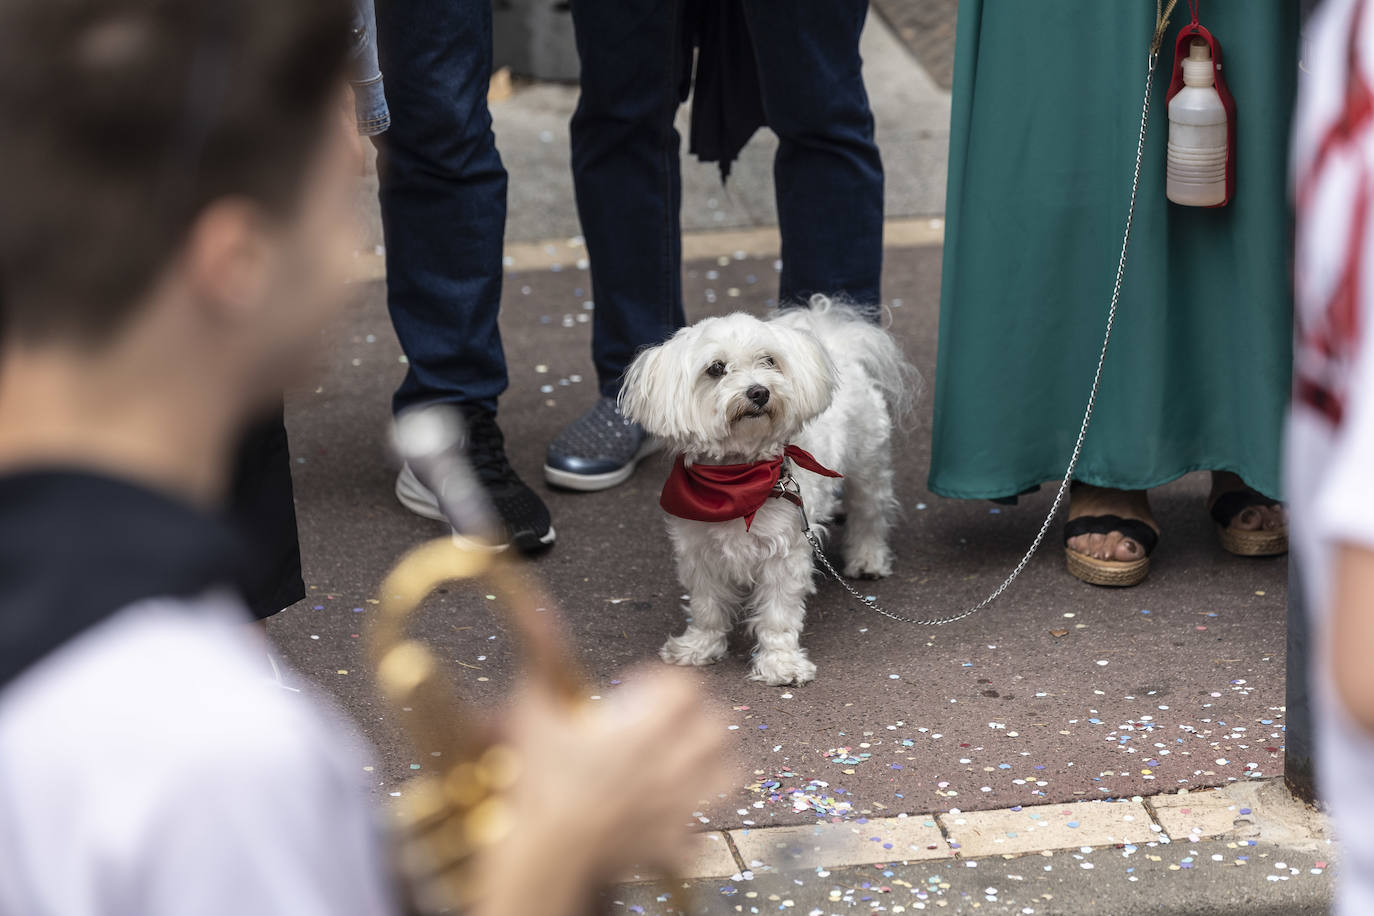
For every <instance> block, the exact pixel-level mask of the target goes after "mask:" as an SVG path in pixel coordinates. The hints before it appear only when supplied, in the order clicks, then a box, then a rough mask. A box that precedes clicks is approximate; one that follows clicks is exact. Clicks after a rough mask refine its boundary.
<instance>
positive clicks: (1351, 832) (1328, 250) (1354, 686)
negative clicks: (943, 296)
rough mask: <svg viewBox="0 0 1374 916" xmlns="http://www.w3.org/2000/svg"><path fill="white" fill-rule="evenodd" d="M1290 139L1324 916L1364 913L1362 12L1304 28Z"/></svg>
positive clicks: (1370, 408) (1370, 492) (1367, 226)
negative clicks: (1329, 842)
mask: <svg viewBox="0 0 1374 916" xmlns="http://www.w3.org/2000/svg"><path fill="white" fill-rule="evenodd" d="M1305 37H1306V39H1307V40H1306V42H1305V47H1304V54H1303V63H1304V69H1305V71H1306V72H1305V75H1304V76H1303V81H1302V83H1301V84H1300V90H1299V98H1298V112H1297V117H1296V120H1295V129H1294V142H1293V177H1294V182H1293V186H1294V193H1295V197H1296V204H1297V250H1296V257H1295V266H1296V314H1297V321H1296V340H1295V344H1294V363H1295V366H1294V370H1295V371H1294V389H1293V405H1292V412H1291V415H1290V418H1289V426H1288V447H1287V468H1286V475H1287V479H1286V480H1285V485H1286V488H1287V491H1288V494H1289V498H1290V507H1291V512H1292V529H1293V538H1294V540H1293V544H1294V551H1295V555H1296V557H1297V559H1298V561H1299V568H1300V569H1301V570H1302V573H1303V575H1302V576H1301V580H1302V585H1303V587H1304V588H1305V590H1306V596H1305V597H1306V599H1307V601H1306V606H1307V608H1308V613H1309V614H1310V615H1311V616H1312V630H1313V634H1314V639H1313V641H1312V643H1311V653H1312V664H1311V665H1310V666H1309V670H1310V671H1311V672H1312V688H1313V697H1314V701H1315V702H1314V705H1315V708H1316V729H1315V732H1316V739H1317V753H1316V755H1315V756H1316V760H1317V767H1318V771H1317V776H1318V781H1319V783H1320V789H1321V795H1322V798H1324V799H1326V800H1327V801H1328V802H1329V803H1330V805H1331V813H1332V818H1333V822H1334V827H1335V829H1336V833H1337V837H1338V839H1339V841H1340V843H1341V850H1342V855H1343V862H1342V865H1343V866H1344V867H1343V868H1342V870H1341V875H1340V884H1339V887H1338V890H1337V899H1336V907H1335V911H1336V912H1337V913H1339V914H1342V916H1353V914H1357V913H1358V914H1365V913H1370V912H1374V824H1372V823H1371V815H1374V784H1371V783H1370V781H1369V764H1370V761H1371V760H1374V666H1371V665H1370V663H1369V659H1370V656H1371V654H1374V520H1371V517H1370V515H1369V512H1368V506H1369V500H1366V499H1365V497H1366V496H1368V497H1370V499H1374V483H1371V481H1374V477H1371V475H1370V468H1371V466H1374V341H1371V340H1370V333H1369V327H1370V325H1371V323H1374V277H1371V275H1370V268H1371V266H1374V209H1371V206H1370V204H1371V201H1374V4H1372V3H1370V2H1367V0H1328V2H1326V3H1325V4H1324V5H1323V6H1321V7H1320V8H1319V9H1318V11H1317V13H1316V14H1315V15H1314V17H1313V18H1312V19H1311V20H1310V22H1309V24H1308V26H1307V31H1306V35H1305Z"/></svg>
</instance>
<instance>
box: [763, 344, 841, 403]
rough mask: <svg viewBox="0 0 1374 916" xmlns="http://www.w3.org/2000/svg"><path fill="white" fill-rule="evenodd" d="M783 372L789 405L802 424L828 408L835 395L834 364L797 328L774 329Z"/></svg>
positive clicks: (828, 355) (822, 347) (823, 349)
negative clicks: (778, 344) (788, 392)
mask: <svg viewBox="0 0 1374 916" xmlns="http://www.w3.org/2000/svg"><path fill="white" fill-rule="evenodd" d="M773 331H774V333H776V334H778V335H779V338H780V340H779V343H780V344H781V346H780V347H778V349H777V356H778V357H779V358H780V359H781V361H782V367H781V368H782V372H783V374H784V375H785V376H786V377H787V380H788V382H790V383H791V385H792V405H793V409H794V411H795V412H796V414H797V416H798V417H800V418H801V419H802V421H803V422H805V421H806V420H810V419H811V418H812V417H815V416H817V415H819V414H821V413H824V412H825V409H826V408H827V407H829V406H830V401H831V399H832V398H833V397H834V395H835V383H836V373H835V364H834V363H833V362H831V360H830V354H829V353H828V352H826V349H825V347H824V346H822V345H821V341H820V338H818V337H817V336H816V335H815V334H813V333H811V332H810V331H806V330H802V329H800V328H789V327H782V326H775V327H774V328H773Z"/></svg>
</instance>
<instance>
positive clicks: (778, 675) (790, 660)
mask: <svg viewBox="0 0 1374 916" xmlns="http://www.w3.org/2000/svg"><path fill="white" fill-rule="evenodd" d="M815 679H816V665H815V663H814V662H812V661H811V659H809V658H807V657H806V650H804V649H796V650H794V651H791V652H760V653H759V654H758V656H757V657H755V659H754V664H753V665H752V666H751V667H750V669H749V680H751V681H762V682H763V683H765V684H769V685H771V686H773V687H782V686H784V685H786V684H794V685H796V686H798V687H800V686H802V685H803V684H807V683H810V682H811V681H814V680H815Z"/></svg>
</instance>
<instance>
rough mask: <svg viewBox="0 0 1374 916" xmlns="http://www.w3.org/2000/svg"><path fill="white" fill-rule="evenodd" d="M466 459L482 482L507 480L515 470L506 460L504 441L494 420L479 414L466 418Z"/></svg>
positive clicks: (491, 417)
mask: <svg viewBox="0 0 1374 916" xmlns="http://www.w3.org/2000/svg"><path fill="white" fill-rule="evenodd" d="M468 459H469V460H470V461H471V462H472V466H473V468H474V469H475V470H476V471H477V476H478V477H479V478H481V479H482V480H484V481H489V482H490V481H499V480H508V479H510V478H511V477H514V476H515V469H514V468H512V467H511V464H510V460H509V459H508V458H506V439H505V436H503V435H502V434H501V427H499V426H497V425H496V418H495V417H494V416H492V415H491V414H487V413H480V414H475V415H472V416H469V417H468Z"/></svg>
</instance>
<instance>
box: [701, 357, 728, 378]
mask: <svg viewBox="0 0 1374 916" xmlns="http://www.w3.org/2000/svg"><path fill="white" fill-rule="evenodd" d="M706 374H707V375H709V376H711V378H720V377H721V376H722V375H724V374H725V363H723V362H721V361H720V360H716V361H715V362H713V363H711V365H709V366H707V367H706Z"/></svg>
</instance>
